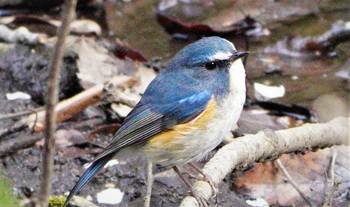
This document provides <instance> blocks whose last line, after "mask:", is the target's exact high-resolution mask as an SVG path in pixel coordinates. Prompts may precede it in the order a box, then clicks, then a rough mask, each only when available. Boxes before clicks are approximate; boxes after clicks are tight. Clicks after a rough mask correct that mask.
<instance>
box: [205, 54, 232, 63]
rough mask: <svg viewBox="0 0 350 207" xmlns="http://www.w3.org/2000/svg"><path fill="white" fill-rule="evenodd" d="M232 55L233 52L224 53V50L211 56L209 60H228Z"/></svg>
mask: <svg viewBox="0 0 350 207" xmlns="http://www.w3.org/2000/svg"><path fill="white" fill-rule="evenodd" d="M231 56H232V53H230V52H227V53H223V52H218V53H215V54H214V55H212V56H210V57H209V60H211V61H213V60H227V59H229V58H230V57H231Z"/></svg>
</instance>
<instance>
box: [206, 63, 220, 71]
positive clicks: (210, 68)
mask: <svg viewBox="0 0 350 207" xmlns="http://www.w3.org/2000/svg"><path fill="white" fill-rule="evenodd" d="M216 66H217V63H216V62H215V61H213V62H209V63H206V64H205V68H206V69H207V70H214V69H215V68H216Z"/></svg>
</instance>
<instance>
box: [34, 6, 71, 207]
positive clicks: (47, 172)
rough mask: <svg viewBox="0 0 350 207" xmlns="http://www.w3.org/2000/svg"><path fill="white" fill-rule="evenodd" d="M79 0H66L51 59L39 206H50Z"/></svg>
mask: <svg viewBox="0 0 350 207" xmlns="http://www.w3.org/2000/svg"><path fill="white" fill-rule="evenodd" d="M76 4H77V0H66V1H65V3H64V9H63V21H62V25H61V27H60V29H59V31H58V37H57V42H56V45H55V49H54V52H53V55H52V57H51V67H50V73H49V78H48V82H47V86H48V89H47V90H48V96H47V101H46V126H47V127H46V136H45V145H44V154H43V164H42V170H43V174H42V177H41V189H40V195H39V205H40V206H41V207H46V206H48V200H49V196H50V194H51V180H52V172H53V154H54V147H55V145H54V134H55V131H56V112H55V107H56V104H57V102H58V90H59V88H58V83H59V69H60V64H61V60H62V57H63V47H64V42H65V39H66V36H67V33H68V31H69V30H68V29H69V24H70V22H71V20H72V19H73V18H74V17H75V7H76Z"/></svg>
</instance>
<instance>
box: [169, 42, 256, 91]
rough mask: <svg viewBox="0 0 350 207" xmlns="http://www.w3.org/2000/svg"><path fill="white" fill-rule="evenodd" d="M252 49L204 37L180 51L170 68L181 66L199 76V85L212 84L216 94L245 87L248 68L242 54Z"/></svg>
mask: <svg viewBox="0 0 350 207" xmlns="http://www.w3.org/2000/svg"><path fill="white" fill-rule="evenodd" d="M248 54H249V53H248V52H239V51H237V50H236V48H235V46H234V45H233V44H232V43H231V42H229V41H228V40H226V39H223V38H220V37H206V38H203V39H200V40H198V41H196V42H194V43H192V44H190V45H188V46H186V47H185V48H183V49H182V50H181V51H179V52H178V53H177V54H176V55H175V57H174V58H173V59H172V61H171V62H170V64H169V66H168V69H167V70H173V71H175V70H176V71H177V73H179V71H178V70H181V72H180V74H181V73H182V75H184V76H186V77H187V78H193V79H195V80H197V82H198V84H199V87H202V88H208V89H210V90H211V91H212V92H213V93H214V94H216V95H219V96H220V95H225V94H227V93H228V92H229V91H230V90H236V89H237V90H240V89H241V88H242V90H243V88H244V91H245V71H244V66H243V64H242V61H241V58H242V57H245V56H246V55H248Z"/></svg>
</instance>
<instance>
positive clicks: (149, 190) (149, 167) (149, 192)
mask: <svg viewBox="0 0 350 207" xmlns="http://www.w3.org/2000/svg"><path fill="white" fill-rule="evenodd" d="M152 167H153V164H152V162H151V161H147V192H146V196H145V203H144V207H150V206H151V196H152V186H153V180H154V179H153V172H152Z"/></svg>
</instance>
